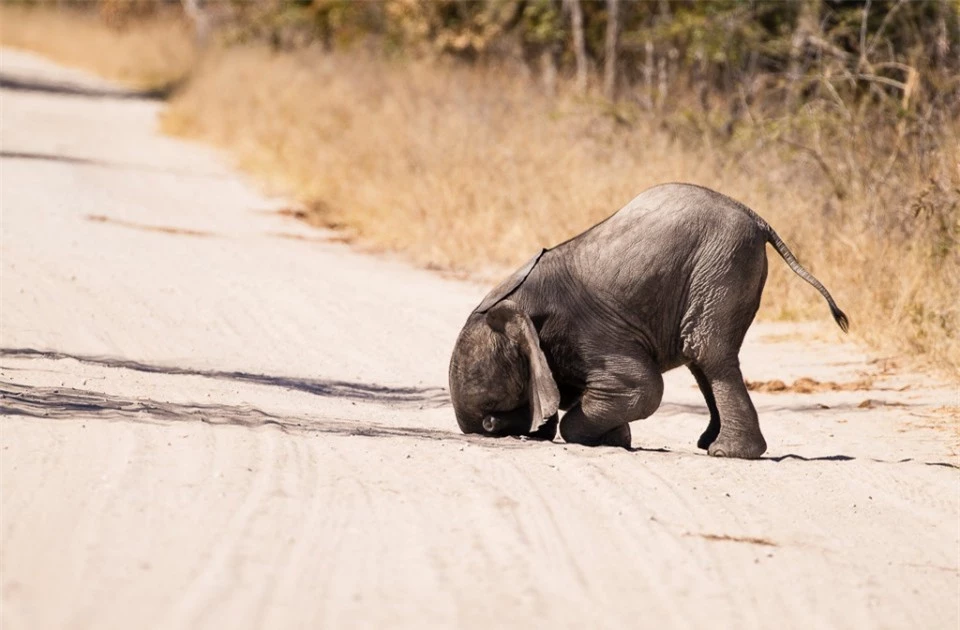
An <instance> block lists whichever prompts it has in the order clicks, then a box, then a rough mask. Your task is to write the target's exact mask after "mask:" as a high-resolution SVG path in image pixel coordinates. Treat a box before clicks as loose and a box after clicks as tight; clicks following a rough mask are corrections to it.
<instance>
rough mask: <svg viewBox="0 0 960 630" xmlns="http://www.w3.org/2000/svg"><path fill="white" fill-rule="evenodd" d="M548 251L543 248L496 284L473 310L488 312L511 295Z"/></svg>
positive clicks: (475, 311)
mask: <svg viewBox="0 0 960 630" xmlns="http://www.w3.org/2000/svg"><path fill="white" fill-rule="evenodd" d="M546 251H547V250H545V249H541V250H540V253H538V254H537V255H536V256H534V257H533V258H531V259H530V260H528V261H527V264H525V265H524V266H523V267H520V268H519V269H517V270H516V271H515V272H513V274H511V275H510V277H509V278H507V279H506V280H504V281H503V282H501V283H500V284H498V285H497V286H495V287H494V288H493V290H492V291H490V293H488V294H487V297H485V298H483V302H480V306H478V307H477V308H475V309H474V310H473V312H474V313H486V312H487V311H489V310H490V309H491V308H493V306H494V305H495V304H496V303H497V302H499V301H500V300H503V299H505V298H507V297H509V296H510V294H511V293H513V292H514V291H516V289H517V287H519V286H520V285H521V284H523V281H524V280H526V279H527V276H529V275H530V272H531V271H533V268H534V267H535V266H536V264H537V263H538V262H540V257H541V256H543V254H544V253H545V252H546Z"/></svg>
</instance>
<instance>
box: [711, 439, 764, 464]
mask: <svg viewBox="0 0 960 630" xmlns="http://www.w3.org/2000/svg"><path fill="white" fill-rule="evenodd" d="M702 439H703V438H702V437H701V440H702ZM698 446H699V443H698ZM701 448H703V447H701ZM766 451H767V442H766V440H764V439H763V436H762V435H760V434H757V435H755V436H752V437H749V438H748V437H746V436H736V437H730V436H725V435H721V436H719V437H718V438H717V439H716V440H715V441H714V442H713V443H712V444H710V445H709V446H708V447H707V453H708V454H709V455H711V456H713V457H736V458H738V459H757V458H758V457H760V456H761V455H763V454H764V453H765V452H766Z"/></svg>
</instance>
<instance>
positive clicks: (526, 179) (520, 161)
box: [164, 48, 960, 375]
mask: <svg viewBox="0 0 960 630" xmlns="http://www.w3.org/2000/svg"><path fill="white" fill-rule="evenodd" d="M515 74H516V73H511V72H509V71H505V70H503V69H485V70H484V69H469V70H468V69H464V68H457V67H452V66H444V65H438V64H436V63H434V64H429V63H425V62H424V63H411V62H407V63H405V64H399V63H396V64H391V63H389V62H383V61H374V60H369V59H366V58H362V57H358V56H356V55H353V56H341V55H321V54H319V53H313V52H309V51H306V52H302V53H298V54H283V55H276V54H272V53H270V52H269V51H267V50H263V49H250V48H247V49H234V50H230V51H226V52H224V53H221V54H220V56H219V57H217V58H212V59H210V60H208V63H207V64H205V65H204V67H203V68H202V69H201V70H200V71H199V74H198V76H197V78H196V80H195V81H193V82H192V83H191V85H190V86H189V88H188V89H187V90H186V91H185V92H184V93H182V94H180V95H179V96H178V97H177V98H176V99H175V100H174V102H173V103H172V105H171V107H170V109H169V111H168V112H167V114H166V117H165V121H164V126H165V128H166V129H167V130H168V131H170V132H173V133H176V134H181V135H185V136H188V137H193V138H200V139H203V140H207V141H210V142H213V143H214V144H217V145H219V146H223V147H226V148H227V149H229V150H231V151H232V152H233V153H234V154H235V155H236V156H237V157H238V159H239V161H240V163H241V165H242V166H244V167H246V168H247V169H249V170H251V171H252V172H254V173H257V174H258V175H260V176H261V177H264V178H266V179H267V181H269V182H271V183H272V184H273V185H275V186H277V187H278V188H279V189H280V190H283V191H285V192H288V193H293V194H295V195H297V196H298V197H299V198H300V199H301V200H303V202H304V203H305V205H306V207H307V208H308V209H309V210H310V214H311V217H312V219H313V220H314V221H316V222H318V223H322V224H326V225H331V226H334V227H338V228H341V229H344V230H346V231H348V232H349V233H352V234H355V235H358V236H359V237H360V242H361V243H363V244H365V245H366V246H369V247H375V248H384V249H392V250H400V251H403V252H405V253H406V254H407V255H408V256H409V257H410V258H411V259H413V260H414V261H416V262H418V263H420V264H423V265H426V266H431V267H439V268H447V269H461V270H462V269H469V270H473V271H477V270H480V271H481V273H483V274H485V275H487V276H490V275H496V274H499V273H502V270H503V267H504V266H512V265H516V264H518V263H520V262H522V261H524V260H525V259H526V258H527V257H529V256H530V255H531V253H532V252H534V251H535V250H536V249H537V248H539V247H541V246H549V245H552V244H555V243H557V242H560V241H562V240H564V239H566V238H568V237H569V236H571V235H573V234H576V233H578V232H579V231H581V230H583V229H584V228H586V227H588V226H589V225H591V224H593V223H594V222H596V221H598V220H600V219H602V218H603V217H605V216H607V215H608V214H610V213H611V212H613V211H615V210H616V209H617V208H619V207H620V206H622V205H623V204H624V203H625V202H627V201H628V200H629V199H631V198H632V197H633V196H634V195H636V194H637V193H638V192H640V191H641V190H643V189H644V188H646V187H648V186H651V185H653V184H656V183H660V182H668V181H690V182H696V183H699V184H702V185H706V186H709V187H712V188H715V189H717V190H720V191H722V192H724V193H726V194H728V195H731V196H733V197H735V198H738V199H740V200H741V201H743V202H744V203H746V204H747V205H749V206H751V207H752V208H754V209H755V210H757V211H758V212H759V213H760V214H761V215H763V216H765V217H766V218H767V219H768V220H769V221H770V222H771V223H772V224H773V225H774V226H775V227H776V229H777V230H778V231H779V232H780V234H781V236H782V237H783V238H784V240H785V241H786V242H787V243H788V244H790V245H791V247H792V248H793V249H794V251H795V253H797V254H798V256H799V258H800V259H801V261H803V263H804V264H805V265H806V266H808V268H810V269H811V270H812V271H813V272H814V273H815V274H816V275H817V276H818V277H820V279H821V280H822V281H823V282H824V283H825V284H826V285H827V286H828V287H829V288H830V289H831V291H832V292H833V294H834V296H835V298H836V299H837V300H838V302H839V303H840V305H841V306H842V307H843V308H844V309H845V310H846V311H847V313H848V314H849V315H850V317H851V320H852V322H853V330H854V334H855V335H856V336H858V337H860V338H862V339H864V340H866V341H868V342H870V343H871V344H873V345H874V346H876V347H880V348H883V349H885V350H887V351H894V352H897V353H901V354H904V355H906V356H912V357H916V356H919V357H921V358H922V359H923V360H924V361H926V362H928V363H932V364H934V365H935V366H936V367H937V368H939V369H941V370H942V371H943V372H946V373H949V374H953V375H957V374H958V373H960V330H958V329H957V327H958V325H960V312H958V305H957V300H956V295H958V294H960V271H958V256H960V254H958V253H957V251H956V238H955V237H956V233H957V230H958V229H960V225H946V227H945V231H944V232H943V233H944V234H946V237H945V238H946V239H947V240H946V242H945V243H941V244H940V245H937V246H936V247H934V246H931V244H930V243H929V242H928V241H929V240H930V239H929V238H925V237H924V235H925V234H926V232H924V231H923V230H916V229H913V228H911V229H912V230H913V232H912V233H913V234H914V235H919V236H914V237H902V236H899V237H895V236H896V235H893V234H890V231H889V227H888V226H889V225H890V224H891V221H892V222H893V223H894V224H896V222H897V221H903V222H905V223H909V224H911V225H913V227H914V228H916V225H915V224H916V223H918V222H923V221H934V220H938V221H943V220H944V218H943V217H944V216H946V220H947V221H953V222H954V223H956V222H957V218H958V212H957V210H956V209H955V210H953V211H952V212H953V214H946V215H938V214H936V213H926V214H925V212H924V211H922V210H918V209H917V208H915V207H913V206H911V205H910V203H909V200H910V199H917V198H928V197H929V194H933V193H931V192H930V186H931V184H930V181H931V179H933V178H939V179H938V181H939V182H943V181H946V182H949V185H948V186H947V188H946V192H944V191H943V185H942V184H938V186H939V187H937V188H936V190H934V192H935V193H937V194H942V195H943V194H945V195H947V196H948V197H949V196H951V195H954V194H956V192H957V191H960V166H958V155H957V148H956V146H957V143H956V140H957V136H956V135H954V136H953V137H952V139H946V140H945V142H944V146H945V147H947V148H946V149H941V152H942V155H940V156H939V157H940V158H942V159H940V160H939V162H938V164H941V170H940V171H939V172H936V173H930V172H925V173H920V172H911V171H910V169H909V168H903V169H899V170H898V171H897V172H898V173H900V175H899V177H901V178H904V181H903V182H902V186H900V184H898V186H899V188H898V190H900V191H901V193H902V194H900V196H898V197H896V198H880V197H878V196H877V195H876V194H871V192H870V191H867V190H862V191H858V190H856V188H855V187H853V186H852V185H851V188H850V191H849V194H847V195H846V196H845V197H844V198H843V199H842V200H841V199H837V198H836V196H835V195H834V194H833V188H832V185H831V184H830V183H829V182H828V181H825V178H823V176H822V173H820V172H819V169H818V167H817V165H816V164H815V163H813V161H812V160H810V159H805V158H804V157H803V156H802V155H800V156H794V157H793V158H790V157H784V154H783V152H782V151H779V152H778V151H777V150H775V149H774V148H769V147H768V148H766V149H757V150H755V151H753V152H752V153H749V154H741V155H738V156H732V155H731V154H730V153H728V152H725V150H723V149H712V148H709V146H707V145H701V146H696V145H691V144H689V143H687V144H680V143H678V142H677V141H676V140H675V138H676V135H675V134H673V133H668V132H667V131H665V130H664V128H663V125H662V119H658V118H656V117H652V116H647V117H646V118H644V117H643V116H636V115H635V113H634V114H631V113H630V112H626V115H629V116H634V118H633V119H632V120H627V121H625V120H624V118H623V116H624V112H619V113H616V115H611V113H610V112H609V111H608V112H604V111H603V107H602V106H599V105H598V104H596V103H592V104H591V103H585V102H582V101H576V100H569V99H568V100H564V99H560V100H559V101H558V100H556V99H547V98H545V97H544V96H542V95H540V94H538V93H537V91H536V89H535V88H532V87H531V85H530V83H529V80H527V79H523V78H517V77H516V76H515ZM951 147H952V148H951ZM916 170H917V171H919V168H918V169H916ZM925 195H926V197H924V196H925ZM905 200H907V201H905ZM938 207H941V208H942V205H941V206H938ZM882 212H885V213H886V220H884V221H878V213H882ZM927 214H930V215H931V216H933V215H936V216H934V218H928V217H927ZM890 216H893V217H894V218H893V219H892V220H891V219H890ZM921 227H922V226H921ZM904 229H906V228H904ZM951 239H952V240H951ZM944 248H946V249H945V250H944ZM774 258H775V256H773V255H771V265H770V269H771V273H770V279H769V281H768V284H767V290H766V293H765V298H764V307H763V309H762V311H761V317H766V318H787V319H791V318H801V317H815V318H818V319H824V320H827V318H828V317H829V315H828V313H827V309H826V306H825V305H824V304H823V303H822V301H821V299H820V297H819V296H818V295H817V294H816V292H815V291H813V290H812V289H811V288H810V287H809V286H807V285H806V284H805V283H803V282H802V281H801V280H799V279H798V278H796V277H795V276H793V275H792V273H790V272H789V270H788V269H787V267H786V265H784V264H782V263H781V262H780V261H779V260H774Z"/></svg>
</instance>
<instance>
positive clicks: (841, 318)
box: [830, 304, 850, 332]
mask: <svg viewBox="0 0 960 630" xmlns="http://www.w3.org/2000/svg"><path fill="white" fill-rule="evenodd" d="M830 313H832V314H833V319H835V320H836V321H837V325H838V326H840V330H842V331H843V332H849V330H850V320H849V319H847V314H846V313H844V312H843V311H841V310H840V309H839V308H837V307H836V306H835V305H833V304H831V305H830Z"/></svg>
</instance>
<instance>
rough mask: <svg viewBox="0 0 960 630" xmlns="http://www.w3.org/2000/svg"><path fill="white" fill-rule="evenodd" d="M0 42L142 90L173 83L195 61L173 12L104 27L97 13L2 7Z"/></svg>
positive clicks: (186, 35) (185, 32)
mask: <svg viewBox="0 0 960 630" xmlns="http://www.w3.org/2000/svg"><path fill="white" fill-rule="evenodd" d="M0 43H2V44H3V45H4V46H10V47H13V48H22V49H25V50H31V51H34V52H37V53H40V54H42V55H44V56H46V57H49V58H51V59H53V60H55V61H59V62H60V63H63V64H65V65H68V66H73V67H76V68H81V69H84V70H89V71H92V72H95V73H96V74H98V75H100V76H102V77H104V78H107V79H112V80H115V81H119V82H121V83H124V84H126V85H128V86H130V87H134V88H142V89H154V88H161V87H165V86H168V85H170V84H172V83H174V82H176V81H177V80H179V79H181V78H183V77H184V76H185V75H186V74H187V72H188V71H189V70H190V68H191V67H192V66H193V64H194V61H195V51H194V47H193V44H192V40H191V36H190V30H189V28H188V26H187V25H186V24H185V23H184V22H183V20H182V19H181V18H180V17H179V16H178V15H176V14H160V15H154V16H152V17H149V18H141V19H131V20H128V21H126V22H124V23H122V24H118V25H117V26H108V24H107V23H106V22H105V21H104V20H102V19H101V18H100V17H98V16H97V14H95V13H90V12H73V11H58V10H55V9H52V8H46V9H45V8H34V9H29V8H24V7H19V6H8V5H2V4H0Z"/></svg>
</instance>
